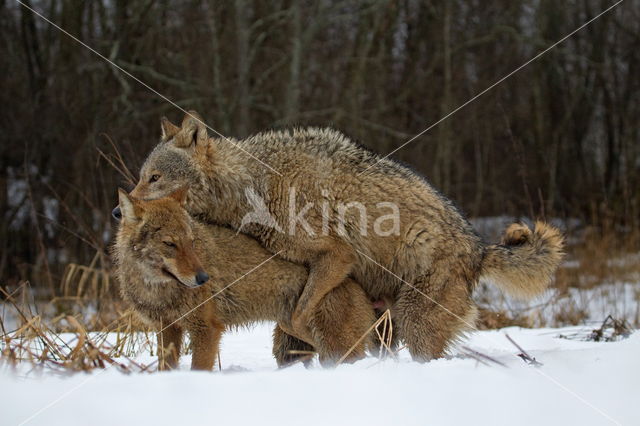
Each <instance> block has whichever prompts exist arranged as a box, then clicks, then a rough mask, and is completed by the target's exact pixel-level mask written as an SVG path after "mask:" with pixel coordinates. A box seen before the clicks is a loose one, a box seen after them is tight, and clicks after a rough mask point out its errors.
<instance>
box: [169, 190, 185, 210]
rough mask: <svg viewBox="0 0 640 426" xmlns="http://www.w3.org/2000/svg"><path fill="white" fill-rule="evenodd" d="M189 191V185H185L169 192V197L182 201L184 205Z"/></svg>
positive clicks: (181, 203)
mask: <svg viewBox="0 0 640 426" xmlns="http://www.w3.org/2000/svg"><path fill="white" fill-rule="evenodd" d="M187 192H189V187H188V186H187V185H185V186H183V187H181V188H178V189H176V190H175V191H173V192H172V193H171V194H169V198H173V199H174V200H176V201H177V202H178V203H180V205H181V206H183V207H184V205H185V204H186V203H187Z"/></svg>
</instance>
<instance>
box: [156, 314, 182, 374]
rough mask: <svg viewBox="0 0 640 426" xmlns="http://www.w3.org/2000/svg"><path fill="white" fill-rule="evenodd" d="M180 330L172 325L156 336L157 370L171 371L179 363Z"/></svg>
mask: <svg viewBox="0 0 640 426" xmlns="http://www.w3.org/2000/svg"><path fill="white" fill-rule="evenodd" d="M182 335H183V332H182V328H180V327H178V326H177V325H175V324H173V325H170V326H169V327H166V328H163V329H162V330H161V331H160V332H159V333H158V334H157V338H158V370H160V371H166V370H173V369H175V368H176V367H178V363H179V362H180V347H181V346H182Z"/></svg>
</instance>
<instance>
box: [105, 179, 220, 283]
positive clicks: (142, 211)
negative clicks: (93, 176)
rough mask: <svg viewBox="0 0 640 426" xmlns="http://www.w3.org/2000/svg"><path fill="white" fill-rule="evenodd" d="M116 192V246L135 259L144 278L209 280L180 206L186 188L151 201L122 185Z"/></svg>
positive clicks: (185, 281)
mask: <svg viewBox="0 0 640 426" xmlns="http://www.w3.org/2000/svg"><path fill="white" fill-rule="evenodd" d="M118 193H119V201H120V209H121V212H122V221H121V223H120V227H119V229H118V237H117V244H116V246H117V249H118V250H122V251H124V252H122V253H121V255H120V257H122V258H124V259H130V260H133V261H135V262H137V265H138V266H139V267H140V268H141V269H142V271H143V273H144V279H145V281H147V282H150V283H158V284H161V283H166V282H167V281H177V282H179V283H181V284H183V285H185V286H187V287H197V286H200V285H202V284H204V283H205V282H207V281H208V280H209V276H208V275H207V273H206V272H205V271H204V270H203V268H202V265H201V263H200V260H199V259H198V257H197V256H196V253H195V251H194V235H193V229H192V223H191V218H190V217H189V214H188V213H187V212H186V210H184V208H183V207H182V204H183V203H184V201H185V196H186V189H180V190H178V191H175V192H173V193H172V194H171V195H169V196H168V197H165V198H160V199H157V200H151V201H143V200H138V199H135V198H132V197H131V196H130V195H128V194H127V193H126V192H125V191H124V190H122V189H120V190H119V191H118Z"/></svg>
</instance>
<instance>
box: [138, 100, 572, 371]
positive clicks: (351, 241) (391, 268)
mask: <svg viewBox="0 0 640 426" xmlns="http://www.w3.org/2000/svg"><path fill="white" fill-rule="evenodd" d="M161 128H162V138H161V142H160V143H159V144H158V146H157V147H156V148H155V149H154V150H153V152H151V153H150V154H149V156H148V158H147V159H146V161H145V163H144V165H143V166H142V170H141V172H140V180H139V182H138V184H137V185H136V187H135V189H134V190H133V191H132V195H133V196H135V197H138V198H145V199H148V198H158V197H161V196H164V195H166V194H168V193H170V192H171V191H174V190H175V189H177V188H179V187H182V186H188V187H189V193H188V197H187V209H188V211H189V212H190V213H191V214H193V215H197V216H201V217H203V218H205V219H206V220H208V221H212V222H215V223H220V224H224V225H228V226H231V227H232V228H234V229H237V230H239V231H241V232H244V233H247V234H249V235H251V236H253V237H255V238H256V239H258V240H259V241H260V242H261V243H262V244H263V245H264V246H265V247H266V248H267V249H268V250H270V251H271V252H274V253H275V252H278V251H282V256H283V257H285V258H286V259H289V260H291V261H295V262H300V263H304V264H306V265H308V267H309V278H308V281H307V284H306V286H305V288H304V291H303V293H302V295H301V297H300V299H299V301H298V305H297V307H296V310H295V311H294V314H293V318H292V324H293V327H294V329H295V330H296V331H297V333H296V335H298V336H303V335H307V334H308V333H307V327H308V323H309V319H310V315H311V313H312V312H314V310H315V308H316V307H317V305H318V303H319V302H320V300H321V299H322V298H323V296H325V295H326V294H327V293H328V292H329V291H330V290H331V289H333V288H335V287H336V286H338V285H339V284H340V283H341V282H342V281H343V280H344V279H345V277H346V276H348V275H350V276H352V277H353V278H355V279H356V281H358V282H359V283H361V285H362V286H363V287H364V289H365V291H366V292H367V294H368V295H369V297H371V298H372V299H374V300H386V301H390V305H391V306H390V307H391V310H392V315H393V317H394V322H396V324H397V325H398V327H397V328H398V329H399V337H400V338H402V339H403V340H404V342H405V344H406V345H407V347H408V348H409V350H410V352H411V354H412V356H413V358H414V359H417V360H429V359H432V358H437V357H440V356H442V355H443V353H444V352H445V350H446V348H447V345H448V344H449V343H450V342H452V341H453V340H454V339H455V338H456V337H457V336H459V334H460V333H461V332H463V331H464V330H465V329H468V328H470V327H472V326H473V324H474V320H475V313H476V309H475V305H474V303H473V301H472V299H471V293H472V290H473V288H474V287H475V285H476V284H477V283H478V280H479V279H481V278H485V279H488V280H490V281H492V282H493V283H495V284H496V285H498V286H499V287H500V288H502V289H504V290H506V291H507V292H509V293H511V294H513V295H515V296H519V297H521V298H530V297H533V296H535V295H537V294H539V293H541V292H542V291H543V290H544V289H545V288H546V287H547V285H548V283H549V282H550V280H551V278H552V276H553V274H554V272H555V270H556V268H557V266H558V264H559V263H560V261H561V258H562V244H563V239H562V236H561V235H560V233H559V231H558V230H557V229H555V228H553V227H551V226H549V225H546V224H544V223H540V222H538V223H536V225H535V229H534V230H533V231H532V230H530V229H529V228H528V227H526V226H524V225H512V226H511V227H510V228H509V229H508V230H507V232H506V233H505V236H504V237H503V242H502V244H499V245H487V244H485V243H483V242H482V241H481V240H480V238H479V237H478V236H477V235H476V233H475V232H474V230H473V229H472V228H471V226H470V224H469V223H468V222H467V220H466V219H464V218H463V217H462V215H461V214H460V212H459V211H458V210H457V209H456V208H455V207H454V206H453V204H452V203H451V202H450V201H449V200H447V199H446V198H444V197H443V196H442V195H440V194H439V193H438V192H437V191H436V190H435V189H433V188H432V187H431V186H430V185H429V184H428V183H427V182H426V180H425V179H424V178H422V177H420V176H419V175H417V174H415V173H413V172H412V171H410V170H409V169H407V168H406V167H403V166H402V165H400V164H398V163H396V162H394V161H392V160H390V159H386V158H385V159H382V158H380V157H379V156H377V155H376V154H374V153H372V152H370V151H367V150H366V149H364V148H363V147H361V146H359V145H357V144H355V143H353V142H352V141H350V140H349V139H347V138H346V137H345V136H344V135H342V134H341V133H339V132H337V131H334V130H330V129H316V128H309V129H294V130H291V131H269V132H264V133H260V134H257V135H254V136H252V137H250V138H247V139H244V140H239V141H232V142H231V141H229V140H223V139H216V138H210V137H209V135H208V134H207V130H206V127H205V125H204V123H203V121H202V120H201V119H200V117H199V116H198V115H197V113H195V112H190V113H189V114H187V115H186V116H185V118H184V120H183V122H182V126H181V127H177V126H175V125H173V124H171V123H170V122H169V121H168V120H167V119H166V118H163V119H162V122H161ZM243 151H244V152H243ZM260 160H261V161H260ZM265 163H266V164H268V166H269V167H267V166H265ZM247 218H249V220H247ZM265 218H266V219H265Z"/></svg>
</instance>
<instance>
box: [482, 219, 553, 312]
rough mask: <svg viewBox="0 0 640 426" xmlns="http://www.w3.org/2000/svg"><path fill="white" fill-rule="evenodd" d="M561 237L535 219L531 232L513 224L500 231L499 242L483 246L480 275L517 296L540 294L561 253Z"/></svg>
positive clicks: (524, 296)
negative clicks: (501, 235)
mask: <svg viewBox="0 0 640 426" xmlns="http://www.w3.org/2000/svg"><path fill="white" fill-rule="evenodd" d="M563 246H564V238H563V237H562V234H561V233H560V231H559V230H558V229H557V228H554V227H553V226H551V225H548V224H546V223H544V222H536V224H535V227H534V229H533V231H532V230H531V229H530V228H529V227H528V226H526V225H524V224H520V223H514V224H512V225H510V226H509V227H508V228H507V229H506V230H505V232H504V235H503V237H502V243H501V244H494V245H489V246H487V247H486V248H485V256H484V259H483V260H482V271H481V273H480V278H481V279H484V280H487V281H490V282H492V283H494V284H495V285H497V286H498V287H500V288H501V289H502V290H504V291H506V292H507V293H509V294H510V295H512V296H514V297H517V298H519V299H531V298H533V297H535V296H537V295H539V294H540V293H542V292H543V291H544V290H545V289H546V288H547V286H548V285H549V283H550V282H551V279H552V278H553V274H554V273H555V271H556V269H557V268H558V265H559V264H560V262H561V261H562V257H563V256H564V252H563Z"/></svg>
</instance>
